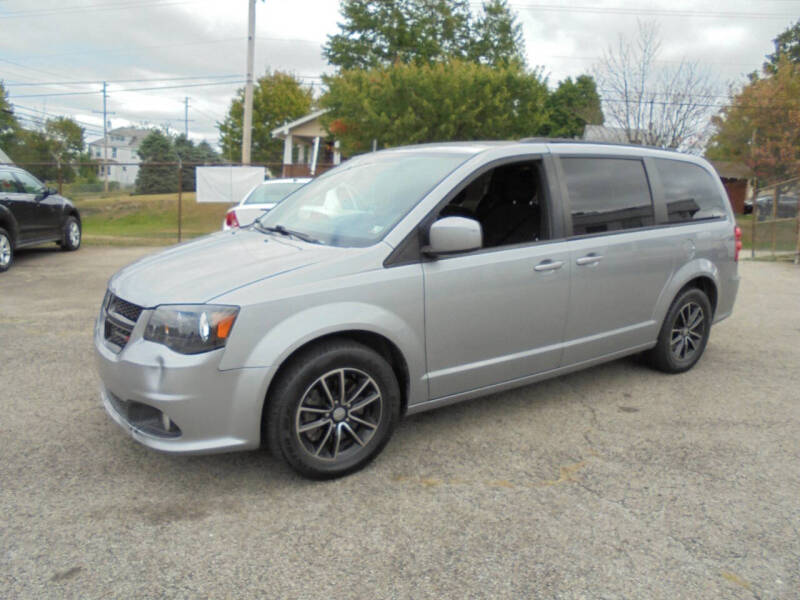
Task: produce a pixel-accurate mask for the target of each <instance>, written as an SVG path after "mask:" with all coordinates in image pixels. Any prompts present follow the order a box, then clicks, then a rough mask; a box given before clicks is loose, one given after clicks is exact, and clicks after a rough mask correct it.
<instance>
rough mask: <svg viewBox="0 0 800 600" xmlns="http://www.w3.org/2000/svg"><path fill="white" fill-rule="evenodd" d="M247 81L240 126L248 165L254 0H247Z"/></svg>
mask: <svg viewBox="0 0 800 600" xmlns="http://www.w3.org/2000/svg"><path fill="white" fill-rule="evenodd" d="M248 4H249V9H248V14H247V80H246V83H245V87H244V123H243V124H242V164H244V165H249V164H250V147H251V146H252V135H253V56H254V54H255V46H256V0H248Z"/></svg>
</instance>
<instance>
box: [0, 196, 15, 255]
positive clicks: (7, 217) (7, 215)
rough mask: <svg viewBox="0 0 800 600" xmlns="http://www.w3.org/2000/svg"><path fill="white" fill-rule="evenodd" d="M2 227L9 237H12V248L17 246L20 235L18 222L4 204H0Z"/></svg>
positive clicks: (0, 223) (0, 225)
mask: <svg viewBox="0 0 800 600" xmlns="http://www.w3.org/2000/svg"><path fill="white" fill-rule="evenodd" d="M0 227H2V228H3V229H5V230H6V231H7V232H8V235H9V236H11V244H12V246H16V245H17V242H18V235H19V227H18V226H17V220H16V219H15V218H14V215H13V214H11V211H10V210H9V209H8V208H6V207H5V206H3V205H2V204H0Z"/></svg>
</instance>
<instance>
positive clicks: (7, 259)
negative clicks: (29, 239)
mask: <svg viewBox="0 0 800 600" xmlns="http://www.w3.org/2000/svg"><path fill="white" fill-rule="evenodd" d="M13 262H14V243H13V242H12V241H11V236H10V235H8V232H7V231H6V230H5V229H3V228H2V227H0V273H2V272H3V271H8V270H9V269H10V268H11V264H12V263H13Z"/></svg>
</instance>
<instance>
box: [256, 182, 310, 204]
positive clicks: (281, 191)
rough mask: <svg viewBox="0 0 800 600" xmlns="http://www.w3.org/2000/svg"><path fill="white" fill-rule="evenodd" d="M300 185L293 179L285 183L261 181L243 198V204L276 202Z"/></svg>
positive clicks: (300, 184)
mask: <svg viewBox="0 0 800 600" xmlns="http://www.w3.org/2000/svg"><path fill="white" fill-rule="evenodd" d="M302 186H303V184H302V183H296V182H294V181H292V182H287V183H262V184H261V185H258V186H256V187H254V188H253V191H252V192H250V193H249V194H248V195H247V198H245V199H244V202H243V204H277V203H278V202H280V201H281V200H283V199H284V198H286V196H288V195H289V194H291V193H292V192H293V191H295V190H296V189H297V188H299V187H302Z"/></svg>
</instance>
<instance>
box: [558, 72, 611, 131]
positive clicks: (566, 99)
mask: <svg viewBox="0 0 800 600" xmlns="http://www.w3.org/2000/svg"><path fill="white" fill-rule="evenodd" d="M547 107H548V118H549V124H548V126H547V130H546V133H547V135H548V136H550V137H564V138H573V137H578V136H580V135H582V134H583V130H584V128H585V127H586V125H587V124H592V125H602V124H603V111H602V108H601V106H600V96H599V95H598V94H597V85H596V84H595V81H594V79H593V78H592V77H591V76H589V75H580V76H578V78H577V79H575V81H573V80H572V77H567V78H566V79H565V80H564V81H562V82H560V83H559V84H558V87H557V88H556V89H555V91H554V92H553V93H551V94H550V96H549V98H548V99H547Z"/></svg>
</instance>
